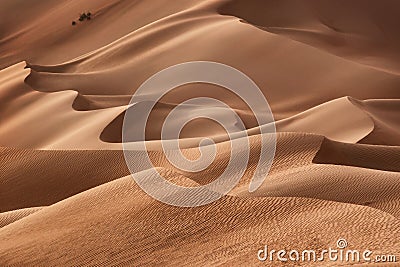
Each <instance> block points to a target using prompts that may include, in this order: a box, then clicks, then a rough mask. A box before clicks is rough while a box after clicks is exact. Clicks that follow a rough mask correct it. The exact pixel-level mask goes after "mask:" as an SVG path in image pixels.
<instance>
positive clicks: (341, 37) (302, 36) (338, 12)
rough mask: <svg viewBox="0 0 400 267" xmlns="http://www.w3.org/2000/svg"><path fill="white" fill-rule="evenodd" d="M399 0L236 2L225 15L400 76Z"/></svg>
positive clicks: (224, 11)
mask: <svg viewBox="0 0 400 267" xmlns="http://www.w3.org/2000/svg"><path fill="white" fill-rule="evenodd" d="M399 8H400V4H399V2H398V1H395V0H384V1H379V2H378V1H363V0H356V1H345V0H340V1H329V0H322V1H320V0H311V1H308V0H296V1H286V0H284V1H279V0H271V1H262V0H250V1H247V0H233V1H230V2H228V3H227V4H226V5H225V6H223V7H222V8H221V9H220V12H221V13H222V14H227V15H233V16H236V17H239V18H242V19H243V20H244V21H245V22H247V23H250V24H252V25H254V26H256V27H258V28H260V29H263V30H265V31H268V32H271V33H275V34H279V35H283V36H286V37H289V38H291V39H293V40H296V41H300V42H302V43H305V44H309V45H311V46H313V47H316V48H318V49H321V50H323V51H327V52H329V53H332V54H335V55H338V56H343V57H345V58H347V59H349V60H353V61H356V62H358V63H361V64H365V65H367V66H370V67H373V68H375V69H377V70H381V71H385V72H389V73H394V74H396V75H398V74H399V71H400V65H399V63H398V62H399V54H398V47H399V45H400V38H399V26H400V23H399V21H398V19H397V10H398V9H399Z"/></svg>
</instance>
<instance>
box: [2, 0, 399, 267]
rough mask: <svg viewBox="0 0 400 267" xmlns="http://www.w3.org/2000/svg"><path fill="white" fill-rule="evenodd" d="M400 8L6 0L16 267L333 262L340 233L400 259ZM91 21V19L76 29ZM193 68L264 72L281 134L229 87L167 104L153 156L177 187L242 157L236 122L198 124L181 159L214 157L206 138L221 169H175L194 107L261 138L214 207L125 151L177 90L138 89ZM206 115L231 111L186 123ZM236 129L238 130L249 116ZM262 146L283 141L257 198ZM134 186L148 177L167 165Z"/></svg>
mask: <svg viewBox="0 0 400 267" xmlns="http://www.w3.org/2000/svg"><path fill="white" fill-rule="evenodd" d="M399 8H400V5H399V2H398V1H395V0H384V1H372V0H368V1H362V0H354V1H344V0H343V1H342V0H339V1H328V0H322V1H321V0H311V1H308V0H291V1H288V0H263V1H262V0H196V1H185V0H178V1H168V0H154V1H151V2H150V1H146V0H138V1H129V0H112V1H105V0H99V1H82V0H65V1H50V0H43V1H40V2H37V3H36V2H35V3H34V2H26V1H21V0H16V1H15V0H6V1H1V2H0V16H1V17H2V22H3V23H2V24H1V25H0V104H1V105H0V162H1V163H0V266H3V265H4V266H14V265H15V266H20V265H28V266H31V265H32V266H93V265H98V266H116V265H127V266H154V265H163V266H186V265H192V266H214V265H223V266H254V265H257V264H260V262H259V261H258V260H257V251H258V250H259V249H261V248H263V247H264V246H265V245H269V246H270V247H271V249H276V250H279V249H282V248H290V249H299V250H302V249H315V250H317V251H319V250H321V249H324V248H329V247H335V245H336V244H335V243H336V241H337V240H338V239H339V238H345V239H346V240H347V241H348V242H349V248H352V249H370V250H372V251H373V252H374V254H376V255H377V254H388V255H398V256H399V257H400V239H399V233H400V224H399V218H400V212H399V210H400V199H399V192H400V183H399V178H400V158H399V152H400V151H399V145H400V141H399V140H400V124H399V120H398V118H399V114H400V108H399V107H400V102H399V99H400V91H399V87H400V75H399V74H400V65H399V59H400V51H399V47H400V39H399V36H400V34H399V29H400V27H399V26H400V25H399V22H398V19H397V13H398V10H399ZM88 11H90V12H91V13H92V14H93V15H92V18H91V20H85V21H82V22H78V18H79V14H80V13H82V12H88ZM73 20H75V21H77V24H76V25H75V26H73V25H72V24H71V22H72V21H73ZM188 61H214V62H220V63H223V64H227V65H230V66H232V67H234V68H236V69H238V70H240V71H242V72H243V73H244V74H246V75H247V76H249V78H251V79H252V80H254V82H255V83H256V84H257V85H258V86H259V88H260V90H261V91H262V93H263V94H264V96H265V97H266V99H267V100H268V103H269V105H270V107H271V109H272V112H273V115H274V117H275V120H276V123H275V126H276V129H277V132H278V133H277V134H276V135H274V134H266V135H265V136H262V135H261V134H260V133H261V130H263V129H268V128H271V125H272V124H265V125H260V126H259V125H258V124H257V121H256V120H255V116H254V114H253V113H252V112H251V110H250V109H249V107H248V106H247V105H246V104H245V103H244V101H243V100H241V99H240V97H238V96H236V95H234V94H233V93H228V91H227V90H225V89H223V88H222V87H219V86H215V85H210V84H205V83H196V84H189V85H184V86H180V87H178V88H175V89H174V90H172V91H171V92H170V93H168V94H167V95H165V96H164V97H163V98H161V99H160V101H159V102H158V103H157V105H155V107H154V109H153V111H152V113H151V115H150V117H149V120H148V124H147V128H146V142H145V145H146V149H147V150H148V154H149V158H150V160H151V161H152V163H153V166H154V168H155V170H157V172H158V173H160V174H161V175H162V176H163V177H164V178H165V179H167V180H168V181H170V182H172V183H175V184H178V185H183V186H188V187H196V186H199V185H205V184H208V183H210V182H212V181H214V180H215V179H216V178H217V177H218V176H220V175H221V174H222V173H224V171H225V169H226V167H227V165H228V162H229V159H230V156H231V155H230V152H231V149H232V148H231V143H230V142H228V136H227V133H226V131H225V130H224V129H223V128H222V127H221V126H220V125H217V124H216V123H215V122H212V121H211V120H207V119H195V120H193V121H191V122H190V123H189V124H188V125H186V127H185V128H184V129H183V131H182V132H181V133H180V136H179V138H180V139H179V140H178V141H179V144H180V148H181V152H182V154H183V155H185V157H187V158H188V159H191V160H194V159H196V158H198V157H199V156H200V152H199V149H198V146H199V143H200V141H201V140H202V138H201V137H209V138H212V139H213V140H214V142H215V143H216V151H217V153H216V154H217V155H216V158H215V160H214V161H213V162H212V163H211V164H210V166H208V168H207V169H205V170H203V171H200V172H189V171H187V170H181V169H179V168H178V167H176V166H174V165H173V164H172V163H171V162H169V161H168V159H167V157H166V155H165V153H163V151H162V143H161V140H160V138H161V130H162V125H163V123H164V121H165V118H166V117H167V116H168V114H170V112H171V111H172V110H174V109H175V108H176V107H177V106H178V105H179V104H181V103H182V102H184V101H186V100H188V99H192V98H196V97H212V98H215V99H218V100H220V101H222V102H224V103H225V104H227V105H228V106H229V107H230V108H232V110H233V111H234V112H236V113H237V114H238V116H239V117H240V119H241V120H242V121H243V124H244V126H245V131H246V133H247V134H248V137H242V138H240V139H238V141H239V142H240V143H239V144H240V146H241V147H244V146H245V145H246V144H247V142H249V161H248V163H247V165H246V166H247V168H246V170H245V171H244V174H243V175H242V179H241V180H240V181H239V183H238V184H237V186H236V187H235V188H234V189H233V190H232V191H230V192H229V194H228V195H227V196H225V197H223V198H222V199H220V200H219V201H217V202H215V203H212V204H210V205H207V206H203V207H198V208H178V207H172V206H169V205H166V204H162V203H161V202H158V201H156V200H154V199H152V198H151V197H150V196H149V195H147V194H145V192H144V191H142V190H141V189H140V188H139V186H138V185H137V184H136V183H135V182H134V181H133V179H132V177H131V174H130V172H129V169H128V167H127V164H126V161H125V158H124V154H123V151H122V148H123V145H122V143H121V142H122V125H123V119H124V116H125V114H126V111H127V110H128V109H130V110H133V109H135V108H137V107H138V106H139V105H141V104H143V103H146V101H148V99H151V97H153V96H155V95H156V94H157V93H158V92H160V90H162V89H163V88H161V86H160V87H155V88H150V89H149V90H148V91H147V92H145V94H143V95H140V101H138V102H137V103H133V104H132V105H129V106H128V104H129V101H130V99H131V97H132V94H133V93H135V92H136V90H137V89H138V87H139V86H140V85H141V84H142V83H143V82H144V81H146V80H147V79H148V78H149V77H151V76H152V75H154V74H155V73H157V72H158V71H161V70H162V69H164V68H166V67H169V66H172V65H175V64H179V63H183V62H188ZM253 108H256V109H260V110H267V108H266V107H265V106H257V107H253ZM199 111H205V112H206V114H207V115H209V116H210V117H224V116H225V113H224V112H225V111H226V110H225V108H221V107H216V106H213V105H207V104H206V103H203V104H202V105H190V104H189V105H186V106H185V109H184V112H183V113H182V114H181V116H182V117H184V118H191V117H193V116H197V115H196V114H199ZM140 115H141V114H138V116H140ZM226 121H227V122H228V123H227V124H228V127H229V128H232V129H239V128H240V127H238V120H236V117H235V119H229V118H228V119H227V120H226ZM175 123H176V122H173V123H172V124H173V126H174V127H175V126H176V125H175ZM176 127H177V126H176ZM128 130H129V131H138V124H135V122H132V123H131V124H130V125H129V127H128ZM242 130H243V129H240V131H242ZM237 131H239V130H237ZM242 133H244V130H243V131H242ZM263 137H268V138H269V139H268V140H274V139H275V137H276V141H277V143H276V152H275V157H274V162H273V164H272V167H271V169H270V170H269V172H267V171H265V170H264V173H263V175H265V177H266V179H265V181H264V182H263V184H262V185H261V186H260V187H259V188H258V189H257V190H255V191H254V192H249V184H250V181H251V179H252V175H253V174H254V171H255V169H256V166H257V164H258V160H259V158H260V150H261V140H262V139H261V138H263ZM129 141H132V140H129ZM135 153H136V154H135ZM139 154H140V152H139V151H133V152H132V160H139V156H138V155H139ZM136 156H137V157H136ZM235 156H236V157H238V158H242V157H244V156H245V153H244V151H242V150H240V152H238V153H236V154H235ZM236 167H237V166H236ZM238 172H239V170H237V169H235V172H233V173H232V175H235V174H236V173H238ZM132 175H133V176H134V177H135V176H140V177H144V178H146V179H148V178H149V177H150V176H151V170H149V169H147V170H143V171H141V172H138V173H134V174H132ZM188 255H189V256H188ZM274 263H276V265H277V266H280V265H283V266H285V265H287V264H283V263H282V262H279V261H275V262H274ZM289 263H290V262H289ZM292 263H293V264H295V263H296V264H298V265H299V266H337V265H336V263H335V262H323V264H321V262H292ZM264 264H266V265H268V264H269V262H264ZM354 264H355V263H354ZM371 265H372V264H371ZM385 266H386V265H385ZM387 266H389V265H387Z"/></svg>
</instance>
